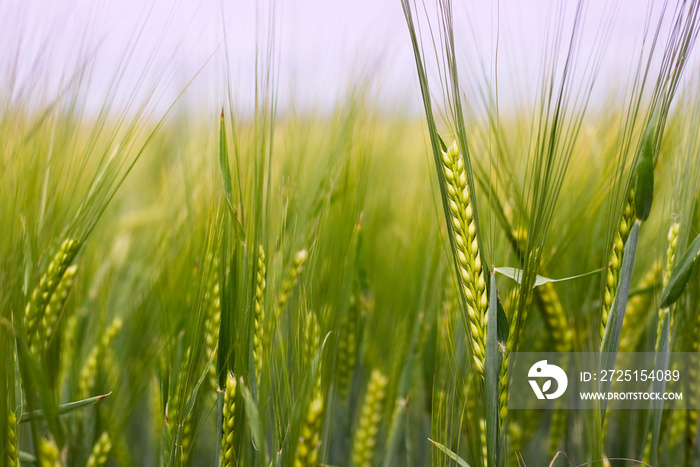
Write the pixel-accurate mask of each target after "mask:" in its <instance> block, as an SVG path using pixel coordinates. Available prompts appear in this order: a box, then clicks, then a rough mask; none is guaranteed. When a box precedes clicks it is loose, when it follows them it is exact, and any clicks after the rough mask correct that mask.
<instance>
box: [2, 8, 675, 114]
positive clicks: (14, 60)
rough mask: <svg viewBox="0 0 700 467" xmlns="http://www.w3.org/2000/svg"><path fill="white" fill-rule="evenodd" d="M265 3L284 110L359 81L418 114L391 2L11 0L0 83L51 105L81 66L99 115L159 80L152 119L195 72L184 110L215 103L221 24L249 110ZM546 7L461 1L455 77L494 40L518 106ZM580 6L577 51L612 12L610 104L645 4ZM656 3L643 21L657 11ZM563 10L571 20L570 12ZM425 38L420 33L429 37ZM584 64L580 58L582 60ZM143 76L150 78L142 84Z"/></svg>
mask: <svg viewBox="0 0 700 467" xmlns="http://www.w3.org/2000/svg"><path fill="white" fill-rule="evenodd" d="M271 4H274V5H275V8H276V11H275V14H274V17H275V18H276V22H275V26H274V28H273V30H274V32H275V34H276V37H275V39H274V44H275V46H274V50H275V56H276V58H277V60H278V62H277V63H278V64H279V68H278V70H277V77H278V82H277V83H278V86H277V90H278V103H279V106H280V110H281V111H282V112H284V111H285V110H288V109H320V110H324V109H325V110H332V109H333V108H334V106H335V104H336V103H337V102H338V100H339V99H341V98H342V96H343V95H344V94H345V93H346V92H347V91H348V89H349V88H350V87H351V86H352V85H354V84H356V83H361V86H364V87H365V88H369V89H370V90H371V91H370V92H374V93H376V95H377V99H379V100H378V101H377V102H378V107H380V108H381V107H386V108H390V109H396V108H400V109H405V110H406V111H409V112H416V111H417V110H418V109H419V108H420V103H419V98H418V85H417V79H416V72H415V65H414V62H413V55H412V51H411V44H410V40H409V36H408V33H407V29H406V25H405V21H404V17H403V12H402V9H401V5H400V2H399V0H381V1H372V0H358V1H355V2H352V3H350V2H328V1H322V0H299V1H294V2H292V1H277V2H243V1H234V2H220V1H219V0H201V1H193V2H187V1H176V0H155V1H154V2H148V3H146V4H142V3H141V2H139V1H137V0H126V1H123V2H117V1H113V0H105V1H101V2H90V1H87V0H82V1H76V2H68V1H62V2H61V1H59V2H52V1H49V0H33V1H27V2H22V1H19V0H9V1H6V2H5V3H4V4H3V5H2V6H0V18H1V19H0V30H3V31H4V33H0V41H2V43H3V49H4V50H6V51H11V52H12V53H8V54H6V55H5V56H4V58H3V59H0V60H2V62H0V64H2V69H3V73H4V75H5V76H0V79H3V80H4V79H6V77H7V76H10V75H11V74H12V73H13V72H16V73H17V75H18V82H19V83H25V86H26V83H35V84H36V85H39V86H41V88H42V92H43V94H46V96H47V98H48V96H50V95H55V93H56V92H57V90H58V89H60V88H61V87H62V86H64V85H65V83H66V81H67V80H68V78H69V77H70V76H71V74H72V73H74V72H75V69H76V68H77V64H79V63H82V62H81V61H84V62H86V63H88V64H89V66H88V68H89V69H90V70H91V74H90V78H89V83H90V90H91V92H90V96H89V98H88V108H91V107H94V108H96V109H99V108H100V106H101V104H102V103H103V102H104V96H105V95H106V94H107V90H108V89H109V86H110V83H111V81H112V80H113V79H114V78H115V77H116V76H120V84H119V86H118V92H117V93H115V95H114V96H113V103H114V105H117V106H120V105H125V104H126V103H127V102H128V101H129V97H130V95H131V91H132V90H133V89H138V92H140V93H142V94H141V95H142V96H146V95H148V94H149V92H150V89H151V88H149V86H148V84H149V83H150V84H151V85H154V84H155V83H158V86H157V88H154V89H157V90H158V94H157V96H160V97H158V98H159V101H160V102H161V103H160V104H159V106H158V107H159V109H160V110H161V111H162V110H163V109H164V108H167V106H168V105H169V104H170V103H171V102H172V101H173V100H174V99H175V97H176V96H177V95H178V94H179V92H180V91H181V90H182V89H183V88H184V87H185V86H186V84H187V83H188V82H189V81H190V80H191V79H192V78H193V77H195V75H197V73H199V74H198V75H197V77H196V78H194V80H193V81H192V83H191V85H190V86H189V88H188V90H187V92H186V93H185V95H184V96H183V100H184V102H185V103H186V104H187V105H188V106H189V107H191V108H192V107H193V108H199V107H201V108H203V109H209V108H212V107H213V108H216V107H218V106H220V105H221V104H220V103H221V102H222V100H223V99H224V97H225V96H226V65H225V61H226V55H225V47H224V43H225V42H224V25H226V44H227V47H228V56H229V60H230V70H229V71H230V76H231V81H232V88H233V89H232V91H233V93H234V97H235V98H236V99H237V102H239V104H240V106H241V108H242V109H245V108H249V107H250V106H251V102H249V101H246V97H243V96H250V95H252V94H253V93H252V92H250V91H251V90H253V89H254V76H255V46H256V43H258V44H265V43H266V40H265V38H264V35H265V33H266V31H265V30H264V29H266V28H267V26H268V23H269V22H268V21H267V19H266V18H265V17H263V16H265V15H266V14H267V12H268V8H269V5H271ZM555 4H556V3H555V2H553V1H546V0H537V1H532V0H528V1H525V2H518V1H515V0H512V1H501V2H494V3H489V2H471V3H470V4H469V5H468V7H465V8H463V7H461V4H460V6H457V5H455V10H456V11H455V15H456V16H458V17H463V20H464V22H462V23H460V24H470V28H469V30H465V31H458V34H459V37H458V39H459V40H460V44H462V45H463V47H462V48H463V52H464V56H463V57H462V58H463V59H462V60H461V62H460V72H461V73H462V76H463V77H466V78H468V79H471V80H472V81H475V82H478V81H479V80H480V79H482V80H485V79H486V78H483V76H482V78H479V74H480V73H482V71H481V70H484V71H483V72H484V73H490V72H491V71H490V70H488V68H489V67H490V62H491V61H492V60H491V57H492V56H493V55H494V50H495V47H494V44H495V37H496V34H497V33H498V35H499V47H500V50H499V54H500V55H499V57H500V59H499V63H498V71H499V74H498V79H499V96H500V99H501V105H502V106H506V107H507V106H508V105H511V104H513V105H518V104H520V102H518V101H519V100H520V99H521V98H522V96H523V95H527V94H529V93H532V94H533V95H534V94H535V93H536V85H537V78H538V76H539V73H540V72H541V69H542V65H541V60H542V50H544V47H543V45H545V44H546V41H545V40H544V37H545V36H544V31H545V30H547V24H548V23H547V21H548V18H549V19H551V18H552V17H553V15H554V13H552V12H551V11H550V9H549V8H548V7H551V6H553V5H555ZM426 5H427V6H426V9H427V10H428V11H433V10H434V3H432V2H428V3H426ZM586 5H587V11H586V13H585V15H584V18H585V21H584V23H583V24H584V27H583V31H584V33H583V37H582V39H581V44H582V46H583V48H586V47H589V46H590V45H591V44H592V43H593V41H594V39H595V37H596V35H597V34H599V33H600V32H599V31H598V30H597V27H598V26H599V25H600V24H602V23H604V20H605V19H606V18H607V16H606V15H609V14H610V13H611V12H613V11H615V9H616V8H617V9H618V11H619V13H618V14H617V16H616V19H615V22H614V23H611V26H610V27H611V29H610V33H609V34H610V35H609V41H608V42H609V43H608V44H606V47H605V48H606V50H605V55H604V59H603V61H602V62H601V68H600V76H599V81H600V80H601V79H600V78H604V80H605V85H604V86H599V91H598V94H596V93H594V97H595V96H596V95H597V96H598V100H599V101H600V100H602V99H601V96H603V98H607V95H606V93H607V94H609V93H610V92H614V91H615V90H616V88H618V87H619V88H620V89H624V84H625V82H626V81H625V80H626V79H627V76H628V74H629V73H630V72H631V68H632V66H633V65H635V64H636V60H635V58H634V54H633V53H631V52H632V51H633V50H635V49H634V47H638V46H639V44H640V40H641V38H642V36H643V28H644V23H645V20H646V19H648V16H649V14H648V11H647V8H648V5H649V4H648V3H647V2H642V3H641V5H643V7H640V2H634V1H633V0H626V1H621V2H589V3H587V4H586ZM672 6H673V5H671V7H672ZM654 8H655V10H654V11H655V12H654V13H653V14H652V16H653V15H657V14H658V10H659V8H660V7H659V5H655V6H654ZM256 10H258V11H257V12H256ZM568 10H569V11H568V13H567V14H570V12H571V11H570V10H572V7H571V6H569V7H568ZM256 13H257V14H258V15H259V17H258V18H257V19H256ZM497 16H498V19H496V17H497ZM258 25H259V27H256V26H258ZM423 33H424V34H425V35H426V36H425V37H426V38H427V34H428V32H427V31H423ZM564 34H566V32H564ZM129 47H134V49H133V52H132V54H131V56H130V59H129V63H128V66H127V67H122V66H121V65H120V61H121V60H122V59H123V57H124V56H125V54H126V53H127V52H126V51H127V50H129ZM585 57H586V55H585V51H582V54H581V57H579V60H580V61H581V64H582V65H583V62H584V61H585ZM472 64H473V65H474V66H472ZM467 65H468V66H467ZM144 69H145V70H147V72H146V73H145V75H143V76H142V72H143V70H144ZM118 70H121V71H122V72H123V74H121V75H120V74H118ZM164 72H165V74H164V75H163V76H161V75H160V74H161V73H164ZM140 79H143V81H140ZM144 83H146V85H144ZM18 87H19V86H16V87H15V92H17V88H18ZM161 93H162V94H161ZM34 94H36V93H34ZM137 95H138V94H137ZM35 97H36V96H35Z"/></svg>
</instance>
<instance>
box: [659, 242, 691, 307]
mask: <svg viewBox="0 0 700 467" xmlns="http://www.w3.org/2000/svg"><path fill="white" fill-rule="evenodd" d="M698 255H700V235H698V236H697V237H695V240H693V243H691V244H690V246H689V247H688V249H687V250H685V253H683V256H682V257H681V259H680V260H678V263H677V265H676V267H675V269H674V270H673V272H672V273H671V278H670V279H669V281H668V285H667V286H666V288H665V289H664V292H663V294H661V308H668V307H670V306H671V305H673V304H674V303H675V302H676V300H678V298H679V297H680V296H681V294H682V293H683V290H684V289H685V286H686V284H688V281H689V280H690V276H691V275H692V274H693V266H694V264H695V260H696V259H697V258H698Z"/></svg>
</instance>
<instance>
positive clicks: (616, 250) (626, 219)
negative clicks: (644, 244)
mask: <svg viewBox="0 0 700 467" xmlns="http://www.w3.org/2000/svg"><path fill="white" fill-rule="evenodd" d="M634 208H635V193H634V190H630V192H629V195H628V196H627V201H626V202H625V207H624V209H623V211H622V219H621V220H620V225H619V226H618V228H617V232H615V238H614V240H613V245H612V251H611V253H610V262H609V263H608V268H607V270H606V275H605V296H604V297H603V309H602V312H601V315H600V339H601V340H602V339H603V334H604V333H605V326H606V325H607V323H608V316H610V307H611V306H612V302H613V298H615V292H616V291H617V284H618V281H619V280H620V268H621V267H622V253H623V251H624V249H625V242H627V237H628V236H629V233H630V229H631V228H632V223H633V222H634V219H635V212H634V211H635V209H634Z"/></svg>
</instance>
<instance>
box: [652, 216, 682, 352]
mask: <svg viewBox="0 0 700 467" xmlns="http://www.w3.org/2000/svg"><path fill="white" fill-rule="evenodd" d="M679 231H680V224H679V223H678V222H674V223H673V224H672V225H671V228H670V229H669V230H668V237H667V238H668V250H667V251H666V267H665V268H664V273H663V277H662V279H661V280H662V283H663V287H664V288H666V286H667V285H668V281H669V280H670V279H671V271H672V269H673V261H674V260H675V256H676V246H677V245H678V232H679ZM669 312H670V308H664V307H659V316H658V327H657V329H656V344H655V347H654V348H655V349H656V351H658V350H659V341H660V339H661V329H662V327H663V323H664V319H665V317H666V315H667V314H668V313H669ZM670 319H671V321H670V323H669V325H670V326H669V329H670V328H672V327H673V314H671V315H670Z"/></svg>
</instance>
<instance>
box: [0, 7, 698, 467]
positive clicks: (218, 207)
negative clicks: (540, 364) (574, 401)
mask: <svg viewBox="0 0 700 467" xmlns="http://www.w3.org/2000/svg"><path fill="white" fill-rule="evenodd" d="M224 3H225V2H222V3H221V5H222V6H221V8H222V10H223V8H224ZM241 3H243V2H241ZM290 3H291V2H287V3H285V2H263V1H261V2H259V4H260V5H261V6H260V11H261V12H262V13H261V14H259V15H258V16H257V17H256V20H255V21H256V23H255V30H256V31H257V35H256V37H253V38H249V39H250V43H252V44H253V45H254V47H253V48H252V49H251V50H253V57H254V61H251V63H249V64H247V65H245V66H247V68H245V69H244V71H245V73H247V75H248V76H253V77H254V80H253V82H252V83H246V82H244V80H240V79H239V76H238V75H237V74H236V73H235V72H233V71H231V70H232V68H229V67H223V66H222V67H219V68H216V67H215V70H216V71H215V73H214V75H215V76H216V78H215V82H216V85H212V88H211V89H212V91H211V92H210V93H209V94H207V97H206V98H203V99H201V105H200V106H198V105H197V101H198V97H197V96H198V94H193V93H194V90H196V89H202V88H201V87H199V88H198V87H197V86H199V84H198V83H199V81H198V79H199V78H198V75H199V71H196V72H194V73H192V75H188V76H187V79H186V80H185V81H184V83H183V84H181V85H180V84H178V85H177V86H178V89H179V93H176V94H175V95H171V94H168V93H167V92H162V88H161V85H162V83H164V82H166V81H168V82H172V81H173V80H175V81H177V79H176V77H177V76H178V75H177V72H173V69H172V67H171V65H172V63H171V62H168V63H161V62H159V61H158V60H152V61H149V62H147V64H146V65H145V67H147V69H148V71H149V73H151V74H155V76H156V77H157V79H156V80H154V81H153V82H151V81H149V80H147V79H145V78H144V79H141V78H138V79H137V81H136V87H134V88H133V89H132V85H131V84H126V81H125V80H124V78H123V75H122V74H121V73H122V70H127V69H133V68H137V69H138V66H136V67H135V66H133V65H130V64H129V60H130V56H131V53H133V51H134V50H137V48H138V47H139V42H138V41H139V38H138V34H135V35H134V39H133V43H130V47H133V49H130V50H132V51H131V52H128V53H126V54H125V55H124V57H123V61H121V62H120V65H119V67H118V69H117V70H116V71H115V72H114V73H113V77H112V79H111V80H110V81H109V82H108V83H107V84H104V83H102V84H100V83H97V84H96V82H97V81H99V80H97V79H96V78H95V77H94V76H93V72H94V70H93V69H92V68H91V65H90V64H91V63H92V62H91V60H93V59H94V58H95V56H97V57H98V58H99V53H100V52H99V51H100V48H99V44H92V43H91V42H90V41H89V40H88V39H83V40H84V42H82V45H81V46H80V47H79V50H78V51H77V53H78V56H79V57H82V60H79V61H78V62H76V63H73V62H70V63H63V64H62V73H64V76H65V78H62V79H61V80H60V86H58V88H57V89H53V90H50V89H49V88H48V86H45V85H44V84H43V83H44V80H45V79H47V77H49V76H50V75H51V73H52V70H53V69H54V68H52V67H53V66H55V64H53V65H49V63H50V60H49V58H50V57H48V56H44V55H42V53H41V51H39V52H37V55H36V56H35V57H31V60H30V62H32V60H33V61H34V62H33V63H34V65H33V66H32V67H30V68H29V71H28V72H27V70H20V69H19V68H18V65H17V64H16V61H15V58H14V57H16V56H17V55H18V54H21V53H22V50H23V49H22V43H23V42H22V40H21V38H19V37H14V38H13V37H6V36H5V35H0V37H2V40H3V42H0V44H3V43H4V44H5V47H3V48H4V50H5V53H6V58H3V59H0V65H2V66H1V67H0V73H1V74H0V466H12V467H16V466H19V465H27V466H28V465H37V466H40V467H58V466H79V467H83V466H87V467H106V466H120V467H128V466H178V467H179V466H193V467H197V466H223V467H230V466H259V467H267V466H273V465H274V466H294V467H309V466H348V467H351V466H354V467H371V466H384V467H393V466H427V465H435V466H460V467H464V466H470V467H482V466H490V467H511V466H527V467H540V466H553V467H557V466H584V465H598V466H638V465H646V466H654V467H657V466H682V467H700V447H699V446H698V428H699V427H700V426H699V420H698V418H699V417H698V415H699V414H700V398H699V397H696V396H697V394H696V393H697V389H698V388H699V387H700V377H699V374H700V271H699V269H700V268H697V267H694V266H695V263H696V262H697V261H696V258H697V256H698V254H699V252H700V236H699V234H700V131H699V130H700V92H699V90H700V60H698V51H697V50H696V47H695V46H696V40H697V36H698V33H699V32H700V1H698V0H678V1H671V0H669V1H665V2H649V3H645V2H640V4H643V5H644V6H643V7H639V8H642V9H644V8H648V11H647V12H646V13H644V15H643V17H644V18H646V20H645V21H644V22H643V23H642V24H641V27H639V28H638V29H637V30H635V34H636V36H635V37H636V38H637V39H638V40H637V41H636V42H634V43H633V44H631V45H630V46H629V49H624V51H623V52H624V54H625V59H626V60H627V61H624V60H623V61H622V63H617V65H618V66H621V67H623V69H624V71H625V73H624V74H623V75H616V76H617V77H618V78H619V79H618V81H616V82H614V81H613V80H612V79H611V78H610V76H611V74H610V73H608V72H606V67H609V66H610V65H611V63H612V62H611V60H610V58H609V57H608V56H607V55H606V54H607V52H608V48H609V47H611V44H612V42H611V41H613V40H614V39H612V38H613V37H614V32H615V28H616V27H617V26H616V25H617V24H618V23H616V22H615V18H618V19H619V18H623V19H624V18H625V15H626V14H628V12H627V11H626V10H625V9H626V8H631V6H630V4H629V3H624V2H622V3H619V4H615V2H610V5H608V6H606V7H605V8H603V10H602V11H604V12H605V13H606V14H609V16H603V17H602V19H601V18H599V17H593V15H592V14H591V8H590V6H591V5H590V4H589V3H587V2H584V1H580V2H561V3H560V2H550V3H546V2H545V3H546V4H547V5H549V7H548V9H547V10H546V11H544V10H543V11H542V15H543V16H546V17H547V18H548V21H547V28H546V29H545V30H543V31H540V32H541V38H542V48H541V50H539V49H538V50H535V51H534V52H533V51H531V52H530V53H531V54H532V55H529V56H528V57H530V58H532V57H537V59H536V60H533V61H532V62H531V63H527V64H525V66H526V68H527V69H528V70H534V74H533V76H534V77H535V79H534V81H533V82H530V81H528V80H523V81H522V82H518V76H519V75H518V74H517V73H515V71H514V70H516V66H515V64H514V63H515V61H516V58H517V57H518V55H519V54H522V53H523V51H522V50H519V45H518V40H517V38H514V37H511V36H509V34H508V31H506V30H504V31H500V30H499V29H498V28H497V27H496V26H497V25H498V20H497V19H493V17H492V18H490V21H492V23H491V25H490V26H491V27H492V28H493V31H494V34H493V36H492V37H491V38H490V39H489V38H485V37H477V35H476V34H472V32H475V31H477V29H478V28H477V26H475V25H474V24H473V23H472V21H469V17H468V15H466V16H465V14H464V11H465V10H463V9H462V7H463V5H461V4H460V3H459V2H454V4H453V2H451V1H450V0H437V1H436V2H430V1H429V2H425V3H421V2H420V1H414V0H395V1H394V3H395V5H394V8H393V10H392V11H393V12H394V13H395V14H396V15H398V17H399V19H398V20H399V21H401V22H402V27H403V29H402V34H403V35H402V37H401V38H400V39H401V41H402V42H403V43H404V44H405V45H406V46H407V48H410V50H411V51H412V55H411V62H410V66H407V67H405V69H401V70H394V71H398V72H399V73H400V74H402V75H405V76H407V77H409V78H407V79H409V81H408V82H409V83H411V86H412V92H411V94H410V96H408V98H409V99H410V102H412V103H413V104H414V105H412V106H411V105H408V106H407V107H406V108H401V106H397V105H389V104H387V103H386V101H385V100H383V99H381V98H379V96H380V94H381V86H380V85H379V83H378V81H380V79H381V78H380V77H378V76H373V75H372V73H368V74H366V75H362V74H358V75H357V77H356V78H352V79H351V80H350V82H349V84H348V86H347V87H346V88H344V89H343V90H342V91H339V92H338V93H337V94H338V95H337V99H336V100H335V101H334V102H333V105H331V106H326V108H324V109H321V108H314V107H313V106H311V107H310V108H307V107H303V106H301V107H300V108H297V107H295V105H294V104H291V105H290V104H289V102H282V101H283V98H282V97H281V94H280V93H281V92H282V89H286V87H285V86H286V84H285V83H284V82H282V81H281V80H280V73H279V69H278V66H279V64H280V63H281V60H283V59H284V56H285V52H286V51H287V49H285V47H283V46H282V44H281V43H280V40H279V37H278V36H276V33H278V32H280V30H281V28H282V25H281V24H280V21H279V14H280V13H279V11H280V10H281V9H282V8H294V6H293V5H291V4H290ZM590 3H594V2H590ZM236 6H237V4H236V2H234V3H232V4H231V5H228V4H227V5H226V8H229V9H231V11H234V12H235V9H236ZM512 7H513V5H512V2H507V1H503V2H501V3H499V2H493V4H492V6H490V7H489V8H491V11H494V12H499V11H500V10H499V9H502V10H503V14H504V15H505V14H506V13H508V11H509V8H512ZM633 7H634V6H632V8H633ZM218 27H219V28H220V29H221V41H220V43H219V45H218V46H217V48H216V50H215V52H214V54H213V56H214V57H215V59H216V60H218V62H219V63H224V64H227V65H228V64H229V63H240V60H239V59H240V57H241V56H242V51H241V49H240V48H241V47H243V46H242V45H240V44H238V43H237V42H236V41H235V40H233V39H231V38H230V37H228V36H227V35H226V32H227V31H228V32H229V33H231V34H233V33H234V32H235V31H234V30H233V29H234V28H230V29H228V30H227V22H226V21H225V20H224V19H221V20H220V23H219V26H218ZM135 32H139V31H135ZM50 34H51V32H49V33H47V36H46V39H47V40H50V39H51V35H50ZM74 34H75V36H76V37H80V31H77V32H74ZM499 34H502V37H501V36H499ZM23 37H24V36H23ZM29 37H31V34H30V35H29ZM487 39H489V40H491V41H492V42H491V46H490V47H487V49H486V50H487V52H486V54H485V55H484V56H482V58H483V60H481V61H479V60H477V59H471V58H470V57H473V54H471V53H470V50H471V48H473V47H474V46H475V45H474V44H475V43H477V42H479V41H483V40H487ZM185 45H186V44H185ZM93 46H95V48H94V49H93V48H92V47H93ZM377 47H380V45H379V44H378V45H377ZM521 48H522V47H521ZM183 49H186V47H183ZM178 50H179V49H178ZM183 53H184V52H183ZM95 54H96V55H95ZM484 57H485V58H484ZM521 58H522V57H521ZM207 60H211V57H210V58H209V59H206V58H205V59H203V60H202V63H201V64H200V65H201V66H202V67H205V65H206V63H207ZM51 63H53V62H51ZM246 63H247V62H246ZM44 65H45V66H44ZM499 67H503V68H505V69H507V70H508V71H507V72H502V71H499V70H500V68H499ZM203 69H205V70H209V71H211V68H203ZM202 74H205V73H202ZM136 76H137V77H138V76H146V73H144V74H143V75H139V74H138V73H136ZM207 76H208V75H207ZM47 82H48V81H47ZM52 82H53V81H52ZM513 83H515V84H513ZM521 89H524V91H523V92H522V93H521V92H520V90H521ZM501 90H502V91H501ZM501 92H502V94H501ZM511 94H513V95H515V96H516V97H517V96H520V98H519V99H515V100H513V99H511V97H512V96H511V97H509V98H507V99H506V97H505V95H511ZM193 95H194V97H192V96H193ZM124 96H126V97H124ZM285 99H286V97H285ZM291 100H293V99H291ZM212 102H213V104H212ZM210 104H211V105H210ZM411 109H414V110H411ZM521 352H550V353H588V354H590V353H594V354H596V355H597V354H600V362H601V365H602V366H603V367H604V368H605V366H604V365H609V366H610V368H612V366H614V363H615V355H617V354H618V353H620V354H624V353H635V352H636V353H642V352H643V353H651V354H653V355H654V361H653V362H654V369H661V370H665V369H667V368H669V363H668V362H669V358H671V359H672V357H669V356H672V355H673V354H675V353H680V352H683V353H684V355H686V356H687V358H689V359H691V360H690V363H689V364H688V366H687V373H688V375H687V378H688V379H687V383H686V384H685V386H684V388H685V389H687V394H689V395H690V396H689V397H690V400H685V401H684V402H685V404H686V405H685V406H684V408H682V409H679V408H671V407H669V406H667V407H664V404H663V403H653V404H648V407H646V408H642V409H639V410H618V409H608V408H607V407H606V405H605V404H602V403H601V404H599V405H597V406H596V408H595V409H573V408H569V407H566V406H565V403H562V405H559V406H557V408H556V409H552V410H543V409H537V408H530V409H523V408H514V407H513V405H512V400H513V398H514V397H515V396H514V394H515V393H516V392H517V391H530V388H527V387H525V388H521V387H516V386H514V385H513V378H514V376H513V374H512V372H513V371H514V370H513V368H514V365H517V363H516V362H515V356H516V354H517V353H521ZM610 356H612V357H610ZM609 358H612V360H608V359H609ZM545 363H546V362H545ZM664 365H665V366H664ZM685 376H686V375H685V374H684V377H685ZM654 387H656V386H654ZM545 390H546V389H545Z"/></svg>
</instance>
